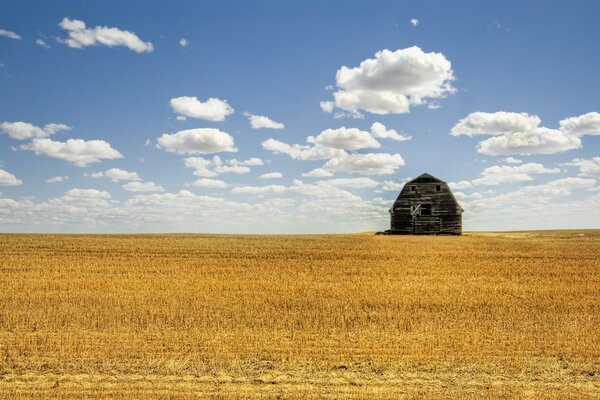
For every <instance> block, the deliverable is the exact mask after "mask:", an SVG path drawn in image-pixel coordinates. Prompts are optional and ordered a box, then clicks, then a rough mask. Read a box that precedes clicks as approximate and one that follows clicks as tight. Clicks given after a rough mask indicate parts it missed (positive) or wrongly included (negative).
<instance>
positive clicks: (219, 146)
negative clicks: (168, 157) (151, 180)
mask: <svg viewBox="0 0 600 400" xmlns="http://www.w3.org/2000/svg"><path fill="white" fill-rule="evenodd" d="M157 143H158V146H159V147H161V148H163V149H165V150H167V151H170V152H175V153H180V154H210V153H220V152H236V151H237V148H235V143H234V140H233V137H232V136H231V135H230V134H228V133H226V132H222V131H220V130H218V129H215V128H197V129H188V130H184V131H179V132H177V133H173V134H163V135H162V136H161V137H159V138H158V139H157Z"/></svg>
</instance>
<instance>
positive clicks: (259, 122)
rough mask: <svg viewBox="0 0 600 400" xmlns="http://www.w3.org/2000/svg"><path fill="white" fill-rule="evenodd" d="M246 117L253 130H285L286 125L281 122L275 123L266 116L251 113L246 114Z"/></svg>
mask: <svg viewBox="0 0 600 400" xmlns="http://www.w3.org/2000/svg"><path fill="white" fill-rule="evenodd" d="M244 116H246V117H247V118H248V120H249V121H250V126H251V127H252V129H260V128H266V129H283V128H285V125H284V124H282V123H281V122H275V121H273V120H272V119H270V118H269V117H265V116H264V115H254V114H250V113H249V112H245V113H244Z"/></svg>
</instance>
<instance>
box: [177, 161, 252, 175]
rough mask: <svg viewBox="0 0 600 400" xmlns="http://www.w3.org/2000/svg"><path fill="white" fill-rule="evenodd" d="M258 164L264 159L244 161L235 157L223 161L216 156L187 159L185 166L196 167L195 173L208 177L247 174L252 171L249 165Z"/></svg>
mask: <svg viewBox="0 0 600 400" xmlns="http://www.w3.org/2000/svg"><path fill="white" fill-rule="evenodd" d="M256 165H263V161H262V160H261V159H260V158H256V157H252V158H249V159H248V160H243V161H240V160H236V159H235V158H234V159H231V160H227V161H223V160H221V158H220V157H219V156H214V157H213V158H212V159H206V158H202V157H188V158H186V159H185V166H186V167H188V168H192V169H194V175H196V176H201V177H208V178H210V177H213V176H217V175H221V174H226V173H234V174H246V173H248V172H250V168H248V166H256Z"/></svg>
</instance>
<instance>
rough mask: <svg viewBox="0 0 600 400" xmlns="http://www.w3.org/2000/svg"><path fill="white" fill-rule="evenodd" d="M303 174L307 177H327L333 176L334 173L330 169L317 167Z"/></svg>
mask: <svg viewBox="0 0 600 400" xmlns="http://www.w3.org/2000/svg"><path fill="white" fill-rule="evenodd" d="M302 176H304V177H306V178H325V177H328V176H333V174H332V173H331V172H329V171H325V170H324V169H323V168H315V169H313V170H312V171H308V172H305V173H303V174H302Z"/></svg>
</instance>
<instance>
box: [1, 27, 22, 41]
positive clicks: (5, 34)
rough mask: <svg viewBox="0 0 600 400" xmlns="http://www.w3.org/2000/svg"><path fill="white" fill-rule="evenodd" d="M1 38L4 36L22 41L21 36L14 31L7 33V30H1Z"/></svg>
mask: <svg viewBox="0 0 600 400" xmlns="http://www.w3.org/2000/svg"><path fill="white" fill-rule="evenodd" d="M0 36H4V37H7V38H9V39H14V40H21V36H19V35H17V34H16V33H14V32H13V31H7V30H6V29H0Z"/></svg>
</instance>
